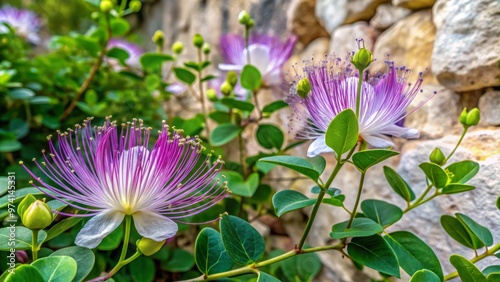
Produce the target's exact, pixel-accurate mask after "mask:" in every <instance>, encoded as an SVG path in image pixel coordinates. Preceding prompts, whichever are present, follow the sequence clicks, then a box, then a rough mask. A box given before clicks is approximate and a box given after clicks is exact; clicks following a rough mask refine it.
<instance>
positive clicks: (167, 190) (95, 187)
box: [23, 118, 228, 248]
mask: <svg viewBox="0 0 500 282" xmlns="http://www.w3.org/2000/svg"><path fill="white" fill-rule="evenodd" d="M181 133H182V132H181V131H173V133H171V132H169V129H168V126H167V125H166V124H165V122H164V123H163V126H162V128H161V130H160V131H159V132H158V137H157V139H156V142H155V143H154V145H153V146H152V147H150V146H149V140H150V136H151V128H147V127H144V126H143V123H142V121H141V120H135V119H134V120H133V121H132V122H128V123H126V124H122V125H121V126H118V125H116V123H115V122H111V121H110V120H109V118H108V119H107V121H106V122H105V123H104V125H102V126H95V127H93V126H92V125H91V119H87V120H85V122H84V123H83V126H80V125H77V126H76V128H75V130H69V131H68V132H58V145H56V144H54V143H53V142H52V141H51V139H50V138H49V144H48V145H49V150H50V153H48V154H46V153H45V152H44V161H42V162H38V161H36V160H34V162H35V164H36V165H37V167H38V168H39V169H40V170H41V171H42V172H43V173H44V174H45V175H46V176H47V177H48V178H49V179H50V180H51V181H52V182H53V183H54V184H55V185H54V186H52V185H51V184H49V183H47V182H45V181H44V180H42V179H41V178H39V177H37V176H35V174H34V173H33V172H32V171H30V170H29V169H28V168H27V167H26V166H25V165H24V164H23V166H24V168H25V169H26V170H27V171H28V172H29V173H30V174H31V176H32V177H34V178H35V179H36V182H37V183H38V184H34V186H35V187H38V188H40V187H43V188H46V189H45V190H43V191H45V192H46V193H47V194H48V195H49V196H51V197H53V198H55V199H58V200H59V201H62V202H64V203H66V204H68V205H69V206H71V207H73V208H76V209H78V210H81V211H85V212H86V213H83V214H66V213H61V214H64V215H69V216H86V217H92V218H91V219H90V220H89V221H88V222H87V223H86V224H85V226H84V227H83V228H82V230H81V231H80V233H79V234H78V236H77V237H76V241H75V243H76V244H77V245H79V246H83V247H87V248H94V247H96V246H97V245H98V244H99V243H100V242H101V241H102V239H103V238H104V237H105V236H106V235H108V234H109V233H111V232H112V231H113V230H115V229H116V228H117V227H118V226H119V225H120V224H121V222H122V221H123V219H124V217H125V216H131V217H132V219H133V221H134V225H135V227H136V229H137V231H138V232H139V234H140V235H142V236H143V237H146V238H150V239H152V240H155V241H162V240H165V239H168V238H171V237H172V236H174V235H175V234H176V232H177V224H176V223H175V221H180V222H182V221H181V220H183V219H186V218H188V217H190V216H193V215H195V214H198V213H200V212H203V211H204V210H206V209H208V208H210V207H212V206H213V205H215V204H216V203H218V202H219V201H220V200H222V199H223V198H224V197H226V196H227V194H228V190H227V185H226V183H225V182H224V183H223V184H221V183H220V181H219V179H217V178H216V177H217V173H218V172H219V171H220V169H221V167H222V165H223V162H222V161H220V160H217V161H216V162H215V163H214V164H213V165H212V163H211V162H210V155H208V156H207V155H203V154H201V153H202V151H203V150H204V148H203V147H202V146H201V144H200V141H199V140H196V139H189V138H184V137H183V136H182V135H181ZM39 186H40V187H39ZM47 191H48V192H47Z"/></svg>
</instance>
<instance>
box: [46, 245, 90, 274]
mask: <svg viewBox="0 0 500 282" xmlns="http://www.w3.org/2000/svg"><path fill="white" fill-rule="evenodd" d="M52 256H68V257H72V258H73V259H74V260H75V262H76V265H77V269H76V274H75V278H73V282H79V281H83V279H85V277H87V275H89V273H90V271H91V270H92V268H93V267H94V262H95V256H94V252H92V250H90V249H87V248H84V247H79V246H72V247H67V248H64V249H60V250H57V251H55V252H53V253H52V254H50V256H49V257H52Z"/></svg>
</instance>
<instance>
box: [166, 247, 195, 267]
mask: <svg viewBox="0 0 500 282" xmlns="http://www.w3.org/2000/svg"><path fill="white" fill-rule="evenodd" d="M193 266H194V257H193V255H192V254H191V253H190V252H188V251H185V250H183V249H173V250H172V255H170V259H169V260H167V261H164V262H162V264H161V268H162V269H163V270H166V271H170V272H186V271H188V270H190V269H191V268H193Z"/></svg>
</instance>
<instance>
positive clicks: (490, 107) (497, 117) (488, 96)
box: [479, 90, 500, 126]
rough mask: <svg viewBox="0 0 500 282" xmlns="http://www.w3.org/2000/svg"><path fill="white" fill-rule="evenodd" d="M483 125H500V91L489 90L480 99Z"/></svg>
mask: <svg viewBox="0 0 500 282" xmlns="http://www.w3.org/2000/svg"><path fill="white" fill-rule="evenodd" d="M479 110H481V124H486V125H495V126H498V125H500V91H494V90H489V91H487V92H486V93H484V94H483V95H482V96H481V98H479Z"/></svg>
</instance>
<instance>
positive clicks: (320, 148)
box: [307, 135, 333, 158]
mask: <svg viewBox="0 0 500 282" xmlns="http://www.w3.org/2000/svg"><path fill="white" fill-rule="evenodd" d="M331 152H333V150H332V148H330V147H328V146H327V145H326V143H325V136H324V135H321V136H320V137H318V138H317V139H316V140H314V142H312V143H311V145H309V149H308V150H307V156H308V157H309V158H312V157H314V156H317V155H319V154H321V153H331Z"/></svg>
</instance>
